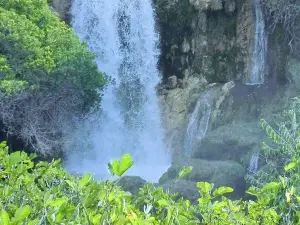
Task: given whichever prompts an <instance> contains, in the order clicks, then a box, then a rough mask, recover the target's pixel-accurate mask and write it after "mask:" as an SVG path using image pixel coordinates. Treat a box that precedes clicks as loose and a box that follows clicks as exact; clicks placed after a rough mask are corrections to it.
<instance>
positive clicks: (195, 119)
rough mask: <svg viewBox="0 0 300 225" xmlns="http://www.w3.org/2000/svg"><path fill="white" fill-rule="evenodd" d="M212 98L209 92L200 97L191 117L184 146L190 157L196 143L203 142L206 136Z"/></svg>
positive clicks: (186, 153)
mask: <svg viewBox="0 0 300 225" xmlns="http://www.w3.org/2000/svg"><path fill="white" fill-rule="evenodd" d="M210 97H211V96H210V95H209V92H208V91H206V92H205V93H204V94H202V95H200V98H199V100H198V102H197V104H196V107H195V109H194V111H193V113H192V114H191V116H190V119H189V123H188V126H187V130H186V133H185V138H184V146H183V148H184V153H185V155H186V156H188V157H190V156H191V155H192V152H193V145H194V142H195V141H199V140H201V139H202V138H203V137H204V136H205V134H206V131H207V128H208V123H209V119H210V114H211V105H210V101H211V100H210Z"/></svg>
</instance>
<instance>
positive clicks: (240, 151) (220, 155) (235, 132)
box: [194, 121, 267, 164]
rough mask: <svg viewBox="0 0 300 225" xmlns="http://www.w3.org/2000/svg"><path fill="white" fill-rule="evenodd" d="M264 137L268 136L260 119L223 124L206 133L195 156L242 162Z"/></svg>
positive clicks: (196, 149)
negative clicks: (260, 123) (251, 121)
mask: <svg viewBox="0 0 300 225" xmlns="http://www.w3.org/2000/svg"><path fill="white" fill-rule="evenodd" d="M263 139H267V136H266V135H265V132H264V131H263V130H262V129H261V128H260V126H259V122H258V121H257V122H253V123H245V122H241V123H238V124H230V125H226V126H222V127H219V128H217V129H215V130H213V131H210V132H209V133H207V134H206V136H205V137H204V138H203V139H202V140H201V141H200V142H199V143H198V145H197V147H196V148H195V152H194V157H195V158H201V159H208V160H234V161H237V162H242V161H243V160H244V158H245V157H247V156H248V155H249V154H251V152H252V151H254V150H256V149H258V148H259V146H260V143H261V142H262V140H263ZM246 163H247V162H245V164H246Z"/></svg>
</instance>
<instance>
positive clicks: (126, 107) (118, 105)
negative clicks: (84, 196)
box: [65, 0, 170, 181]
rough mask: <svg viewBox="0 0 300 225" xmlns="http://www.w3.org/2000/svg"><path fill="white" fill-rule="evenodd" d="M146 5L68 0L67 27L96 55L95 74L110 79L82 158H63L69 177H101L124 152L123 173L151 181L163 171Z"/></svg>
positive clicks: (128, 0) (145, 1) (140, 0)
mask: <svg viewBox="0 0 300 225" xmlns="http://www.w3.org/2000/svg"><path fill="white" fill-rule="evenodd" d="M151 2H152V1H151V0H74V1H73V5H72V19H73V20H72V26H73V28H74V30H75V32H76V34H77V35H78V36H79V38H80V39H81V40H84V41H86V42H87V44H88V47H89V49H90V50H91V51H92V52H94V53H95V54H96V57H97V58H96V61H97V64H98V67H99V70H100V71H102V72H105V73H106V74H108V75H110V76H111V77H112V78H114V79H115V82H116V83H115V85H110V86H109V87H108V88H107V90H105V92H104V96H103V100H102V105H101V108H102V109H103V113H102V117H101V120H100V124H99V128H98V129H96V130H93V132H92V139H93V142H92V149H91V150H90V151H89V152H88V154H87V156H88V157H84V156H83V154H80V153H79V152H78V154H77V153H76V152H75V153H72V154H69V156H68V157H67V160H66V162H65V165H66V167H67V169H69V170H71V171H74V172H80V173H81V172H92V173H94V174H95V175H97V176H99V177H101V178H106V177H107V175H108V174H107V169H106V167H105V166H106V164H107V162H109V161H110V160H111V159H112V158H119V157H120V156H121V155H122V154H124V153H130V154H131V156H132V158H133V159H134V161H135V165H134V166H133V167H132V168H131V169H130V170H129V171H128V173H126V174H127V175H137V176H141V177H142V178H144V179H147V180H149V181H157V180H158V178H159V177H160V176H161V175H162V174H163V173H164V172H165V171H166V169H167V167H168V166H169V161H170V160H169V155H168V154H167V153H166V152H165V146H164V143H163V141H162V140H163V130H162V128H161V122H160V113H159V107H158V98H157V96H156V91H155V86H156V85H157V83H158V82H159V73H158V71H157V60H158V56H159V54H160V52H159V50H158V48H157V43H158V38H159V37H158V34H157V33H156V32H155V21H154V12H153V7H152V3H151Z"/></svg>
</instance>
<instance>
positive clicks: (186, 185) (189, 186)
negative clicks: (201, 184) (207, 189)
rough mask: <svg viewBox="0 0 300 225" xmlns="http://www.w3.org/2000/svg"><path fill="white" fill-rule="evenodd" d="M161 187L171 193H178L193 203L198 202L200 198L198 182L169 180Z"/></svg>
mask: <svg viewBox="0 0 300 225" xmlns="http://www.w3.org/2000/svg"><path fill="white" fill-rule="evenodd" d="M161 186H162V187H163V188H164V189H165V190H168V191H169V192H171V193H178V194H179V196H180V197H183V198H184V199H188V200H190V201H191V202H196V201H197V199H198V198H199V197H200V196H199V190H198V188H197V182H193V181H188V180H178V181H176V180H169V181H168V182H166V183H165V184H163V185H161Z"/></svg>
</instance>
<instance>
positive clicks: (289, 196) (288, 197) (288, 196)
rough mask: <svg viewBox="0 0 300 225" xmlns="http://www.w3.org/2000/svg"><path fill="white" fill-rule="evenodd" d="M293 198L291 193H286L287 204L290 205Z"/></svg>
mask: <svg viewBox="0 0 300 225" xmlns="http://www.w3.org/2000/svg"><path fill="white" fill-rule="evenodd" d="M291 196H292V195H291V193H290V192H286V193H285V197H286V202H287V203H290V202H291Z"/></svg>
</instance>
